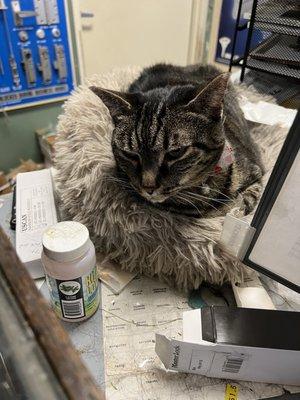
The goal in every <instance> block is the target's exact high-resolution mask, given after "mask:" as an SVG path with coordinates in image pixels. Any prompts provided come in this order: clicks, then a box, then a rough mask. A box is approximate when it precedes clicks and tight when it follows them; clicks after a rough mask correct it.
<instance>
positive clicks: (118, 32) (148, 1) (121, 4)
mask: <svg viewBox="0 0 300 400" xmlns="http://www.w3.org/2000/svg"><path fill="white" fill-rule="evenodd" d="M195 1H199V0H74V3H73V7H74V13H75V17H76V16H77V18H76V21H77V23H76V25H77V29H78V32H79V33H78V38H79V42H80V44H79V46H80V51H81V54H82V68H83V70H84V71H83V75H84V76H89V75H92V74H94V73H99V72H103V71H108V70H110V69H112V68H113V67H118V66H124V65H142V66H143V65H149V64H153V63H155V62H161V61H165V62H172V63H175V64H181V65H185V64H187V63H188V62H190V60H189V54H191V52H190V51H189V44H190V37H191V36H193V29H192V24H191V21H192V10H193V4H194V3H195ZM205 2H206V1H205V0H204V1H203V0H200V3H205ZM203 5H204V4H203ZM204 8H205V7H204ZM80 11H84V12H86V11H88V12H91V13H93V14H94V17H93V18H81V17H80ZM194 42H195V41H194Z"/></svg>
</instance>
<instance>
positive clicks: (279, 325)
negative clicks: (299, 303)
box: [155, 307, 300, 385]
mask: <svg viewBox="0 0 300 400" xmlns="http://www.w3.org/2000/svg"><path fill="white" fill-rule="evenodd" d="M299 331H300V313H296V312H292V311H274V310H259V309H247V308H229V307H204V308H202V309H197V310H192V311H187V312H185V313H183V341H179V340H172V339H168V338H167V337H166V336H164V335H159V334H157V335H156V346H155V351H156V353H157V355H158V356H159V358H160V359H161V361H162V362H163V364H164V366H165V367H166V368H167V369H169V370H173V371H181V372H190V373H195V374H200V375H205V376H208V377H214V378H226V379H233V380H247V381H257V382H265V383H279V384H288V385H299V384H300V339H299Z"/></svg>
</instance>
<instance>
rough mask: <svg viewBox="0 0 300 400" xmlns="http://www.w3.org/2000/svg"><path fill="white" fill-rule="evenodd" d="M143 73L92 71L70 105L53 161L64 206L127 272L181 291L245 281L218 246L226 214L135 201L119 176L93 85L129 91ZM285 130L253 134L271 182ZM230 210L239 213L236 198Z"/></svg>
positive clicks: (106, 121)
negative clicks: (189, 212) (183, 211)
mask: <svg viewBox="0 0 300 400" xmlns="http://www.w3.org/2000/svg"><path fill="white" fill-rule="evenodd" d="M139 72H140V69H139V68H127V69H122V70H115V71H113V72H111V73H108V74H105V75H98V76H94V77H92V78H91V79H90V80H89V81H88V82H86V84H84V85H82V86H80V87H79V88H78V89H77V90H76V91H75V92H74V93H73V95H72V96H71V97H70V99H69V100H68V101H67V102H66V103H65V105H64V113H63V114H62V115H61V117H60V118H59V123H58V140H57V142H56V164H55V165H56V168H57V176H56V184H57V188H58V192H59V195H60V199H61V203H62V208H63V210H64V212H65V213H66V215H67V216H68V218H72V219H75V220H77V221H80V222H82V223H83V224H85V225H86V226H87V227H88V229H89V231H90V234H91V237H92V240H93V241H94V243H95V245H96V247H97V248H98V250H100V251H101V252H102V253H103V254H104V255H105V256H107V257H108V258H109V259H111V260H114V261H116V262H118V263H119V264H120V265H121V267H122V268H123V269H125V270H130V271H138V272H139V273H142V274H146V275H148V276H154V275H156V276H158V277H159V278H160V279H162V280H167V281H168V282H169V283H171V284H173V285H175V286H177V287H178V288H180V289H183V290H188V289H191V288H197V287H198V286H199V285H200V283H201V281H202V280H206V281H209V282H212V283H222V282H224V281H225V280H236V279H237V280H239V279H241V276H242V272H243V266H242V264H241V263H240V262H238V261H237V260H235V259H234V258H233V257H231V256H230V254H228V252H226V251H225V250H224V249H223V248H222V246H221V245H220V244H219V243H218V241H219V238H220V234H221V231H222V225H223V221H224V217H216V218H207V219H203V218H186V217H182V216H179V215H174V214H171V213H168V212H164V211H160V210H157V209H155V208H153V207H150V206H147V205H142V204H136V203H135V202H134V201H133V200H132V199H131V198H130V197H129V195H128V194H127V193H126V191H124V189H123V188H122V186H120V184H119V183H118V181H117V180H115V179H114V176H115V175H114V174H115V161H114V158H113V155H112V150H111V144H110V142H111V134H112V130H113V124H112V121H111V118H110V115H109V113H108V110H107V108H106V107H105V106H104V104H103V103H102V102H101V100H100V99H99V98H98V97H97V96H96V95H95V94H94V93H92V92H91V91H90V90H89V89H88V86H89V85H98V86H101V87H104V88H108V89H113V90H126V89H127V88H128V86H129V84H130V83H131V82H132V81H133V80H134V79H135V78H136V77H137V75H138V74H139ZM238 91H239V93H243V95H244V96H245V95H246V97H248V98H249V99H251V101H255V100H258V99H261V97H259V96H258V95H257V94H256V92H255V91H254V90H253V89H246V88H245V87H239V88H238ZM286 133H287V132H286V130H285V129H282V128H279V127H278V126H275V127H269V126H259V127H254V128H253V129H252V131H251V134H252V135H253V137H254V140H255V141H256V142H257V143H258V144H259V146H260V148H261V151H262V154H263V159H264V162H265V166H266V170H267V171H268V173H267V174H266V175H265V177H264V181H265V182H266V181H267V179H268V176H269V172H270V170H271V169H272V166H273V164H274V162H275V161H276V158H277V155H278V152H279V150H280V148H281V145H282V143H283V140H284V138H285V136H286ZM231 212H233V213H235V214H236V215H238V214H239V212H238V202H237V204H236V205H235V208H234V209H232V210H231ZM243 218H244V219H248V220H249V218H250V219H251V216H247V217H243Z"/></svg>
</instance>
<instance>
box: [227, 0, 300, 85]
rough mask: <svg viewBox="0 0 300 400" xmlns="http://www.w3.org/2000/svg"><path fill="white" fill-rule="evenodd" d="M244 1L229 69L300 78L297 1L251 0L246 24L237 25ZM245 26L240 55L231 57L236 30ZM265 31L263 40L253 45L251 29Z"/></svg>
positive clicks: (298, 12)
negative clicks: (244, 41) (244, 38)
mask: <svg viewBox="0 0 300 400" xmlns="http://www.w3.org/2000/svg"><path fill="white" fill-rule="evenodd" d="M242 4H243V0H240V3H239V10H238V16H237V21H236V28H235V34H234V39H233V51H232V57H231V61H230V69H231V67H232V66H233V65H239V66H241V68H242V73H241V81H242V80H243V79H244V75H245V69H246V68H250V69H254V70H258V71H264V72H267V73H272V74H277V75H281V76H284V77H288V78H294V79H297V80H300V0H253V5H252V12H251V17H250V20H249V22H248V24H246V25H245V24H244V25H240V17H241V10H242ZM244 29H248V34H247V40H246V45H245V52H244V55H243V57H241V58H240V59H238V60H234V50H235V43H236V38H237V35H238V32H239V31H241V30H244ZM257 29H259V30H260V31H262V32H263V33H264V35H263V36H264V38H265V39H264V40H263V41H262V42H261V43H260V44H259V45H258V46H256V47H255V48H253V46H252V36H253V32H255V31H256V30H257Z"/></svg>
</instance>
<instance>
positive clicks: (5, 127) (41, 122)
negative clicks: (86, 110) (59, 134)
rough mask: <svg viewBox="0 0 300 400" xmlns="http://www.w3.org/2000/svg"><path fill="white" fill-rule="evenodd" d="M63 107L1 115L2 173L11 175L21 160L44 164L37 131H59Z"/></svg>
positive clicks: (39, 107)
mask: <svg viewBox="0 0 300 400" xmlns="http://www.w3.org/2000/svg"><path fill="white" fill-rule="evenodd" d="M61 105H62V103H61V102H60V103H52V104H47V105H43V106H35V107H29V108H25V109H20V110H16V111H8V112H7V113H5V114H4V113H3V112H0V170H2V171H4V172H8V171H9V169H10V168H13V167H15V166H17V165H18V164H19V160H20V159H21V158H22V159H24V160H26V159H28V158H31V159H32V160H34V161H41V159H42V158H41V153H40V150H39V145H38V142H37V139H36V135H35V130H36V129H38V128H44V127H47V126H49V125H52V126H53V127H55V125H56V121H57V116H58V115H59V114H60V112H61Z"/></svg>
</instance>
